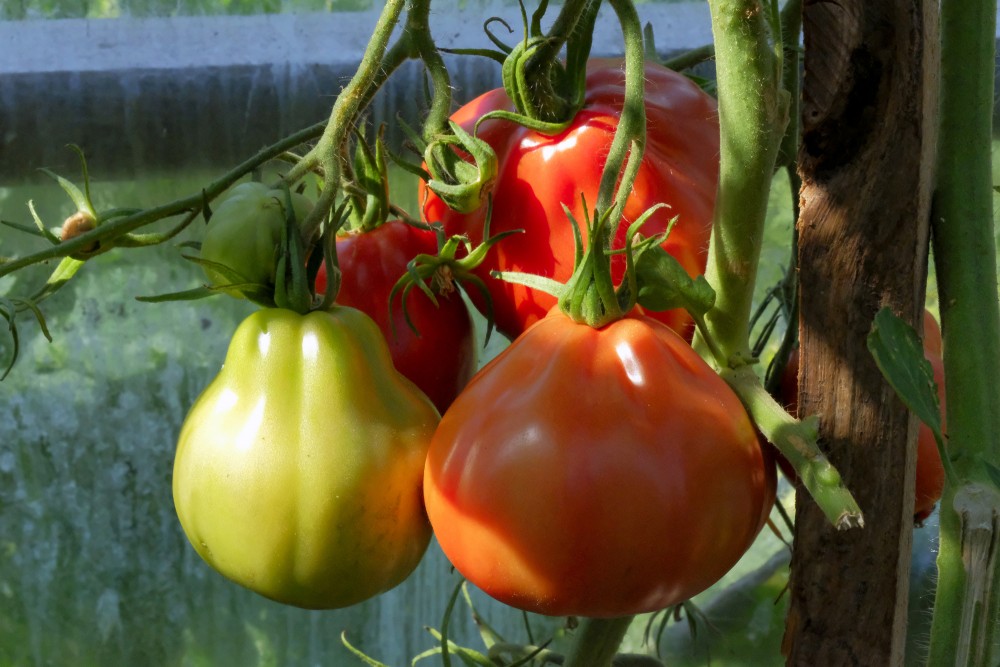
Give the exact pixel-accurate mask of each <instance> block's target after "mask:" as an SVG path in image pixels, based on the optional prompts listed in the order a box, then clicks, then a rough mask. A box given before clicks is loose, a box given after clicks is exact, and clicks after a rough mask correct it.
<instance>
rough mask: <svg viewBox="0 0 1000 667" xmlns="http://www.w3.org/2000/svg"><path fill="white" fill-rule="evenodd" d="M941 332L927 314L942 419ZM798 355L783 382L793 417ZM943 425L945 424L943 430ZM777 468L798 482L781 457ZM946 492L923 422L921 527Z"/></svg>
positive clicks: (928, 349)
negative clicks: (942, 493) (943, 492)
mask: <svg viewBox="0 0 1000 667" xmlns="http://www.w3.org/2000/svg"><path fill="white" fill-rule="evenodd" d="M940 354H941V329H940V327H938V323H937V320H935V319H934V316H933V315H931V314H930V313H928V312H927V311H924V355H925V356H926V358H927V361H929V362H930V364H931V368H932V369H933V371H934V382H935V383H936V384H937V392H938V400H939V401H940V402H941V419H942V420H943V419H944V415H945V408H946V405H945V388H944V364H943V363H942V361H941V356H940ZM798 387H799V351H798V350H794V351H793V352H792V354H791V356H790V357H789V358H788V365H787V366H785V372H784V374H783V375H782V378H781V400H782V402H783V403H784V405H785V408H786V409H787V410H788V412H790V413H791V414H793V415H796V414H798V409H799V397H798V391H799V390H798ZM943 426H944V422H943V421H942V427H943ZM777 461H778V467H779V468H781V472H783V473H784V474H785V476H786V477H787V478H788V479H790V480H792V481H793V482H794V481H795V479H796V474H795V469H794V468H792V465H791V464H790V463H789V462H788V459H786V458H785V457H784V456H781V455H780V454H778V456H777ZM943 490H944V465H943V464H942V463H941V453H940V452H939V451H938V446H937V442H936V441H935V440H934V432H933V431H931V430H930V429H929V428H928V427H927V426H926V425H925V424H924V423H923V422H921V423H920V428H919V430H918V431H917V480H916V492H915V495H914V503H913V520H914V522H915V523H922V522H923V521H924V519H926V518H927V517H929V516H930V514H931V512H932V511H934V505H935V504H937V501H938V500H940V499H941V492H942V491H943Z"/></svg>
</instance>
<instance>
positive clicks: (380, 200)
mask: <svg viewBox="0 0 1000 667" xmlns="http://www.w3.org/2000/svg"><path fill="white" fill-rule="evenodd" d="M384 133H385V126H381V127H380V128H379V131H378V134H377V135H376V137H375V149H374V150H372V149H371V147H370V146H369V145H368V143H367V142H366V141H365V139H364V136H362V135H361V134H360V133H357V146H356V147H355V152H354V178H355V180H356V186H357V187H356V188H354V189H353V191H348V197H347V198H348V200H349V201H350V202H351V229H356V230H363V231H369V230H372V229H375V228H376V227H378V226H379V225H381V224H383V223H384V222H385V221H386V220H387V219H388V217H389V172H388V169H387V165H386V149H385V142H384V141H383V135H384Z"/></svg>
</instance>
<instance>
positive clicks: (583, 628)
mask: <svg viewBox="0 0 1000 667" xmlns="http://www.w3.org/2000/svg"><path fill="white" fill-rule="evenodd" d="M631 624H632V617H631V616H623V617H621V618H586V619H583V621H581V623H580V627H579V628H578V629H577V631H576V634H575V635H574V641H573V648H572V649H571V650H570V652H569V654H568V655H567V656H566V661H565V662H564V663H563V667H610V665H611V661H612V660H614V657H615V654H617V653H618V647H619V646H621V643H622V639H624V638H625V633H626V632H627V631H628V628H629V625H631Z"/></svg>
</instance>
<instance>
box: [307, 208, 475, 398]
mask: <svg viewBox="0 0 1000 667" xmlns="http://www.w3.org/2000/svg"><path fill="white" fill-rule="evenodd" d="M435 253H437V240H436V238H435V235H434V233H433V232H430V231H427V230H423V229H418V228H416V227H413V226H411V225H407V224H406V223H404V222H399V221H396V222H388V223H385V224H383V225H380V226H379V227H376V228H375V229H374V230H372V231H368V232H364V233H350V234H345V235H343V236H341V237H339V238H338V239H337V258H338V260H339V262H340V268H341V270H342V272H343V278H342V282H341V285H340V292H339V293H338V294H337V303H340V304H342V305H345V306H351V307H352V308H357V309H358V310H360V311H362V312H364V313H365V314H366V315H368V316H369V317H371V318H372V319H373V320H375V323H376V324H378V326H379V329H381V330H382V334H383V335H384V336H385V339H386V341H387V342H388V343H389V351H390V352H391V354H392V362H393V364H394V365H395V366H396V370H398V371H399V372H400V373H401V374H402V375H404V376H405V377H406V378H408V379H409V380H410V381H412V382H413V383H414V384H416V385H417V387H419V388H420V389H421V390H422V391H423V392H424V393H425V394H427V396H428V397H429V398H430V399H431V401H432V402H433V403H434V405H435V407H437V409H438V411H440V412H444V411H445V410H446V409H447V408H448V405H450V404H451V402H452V401H453V400H454V399H455V396H457V395H458V392H460V391H461V390H462V387H464V386H465V385H466V383H467V382H468V381H469V378H471V377H472V374H473V373H474V372H475V371H476V365H477V362H476V341H475V333H474V330H473V326H472V319H471V318H470V316H469V311H468V308H466V305H465V301H463V300H462V296H461V294H459V293H458V292H457V291H456V292H452V293H450V294H440V295H438V297H437V301H438V305H437V306H435V305H434V303H433V302H432V301H431V300H430V299H429V298H428V297H427V295H426V294H424V293H423V292H421V291H420V289H419V288H417V287H414V288H413V289H412V290H411V291H410V294H409V296H408V297H407V300H406V305H407V309H408V311H409V314H410V319H411V320H412V321H413V324H414V325H415V326H416V327H417V331H418V332H419V333H414V331H413V330H412V329H411V328H410V326H409V324H407V322H406V317H405V315H404V314H403V305H402V299H401V296H400V295H399V294H397V295H396V297H395V301H394V302H393V304H392V320H391V321H390V319H389V292H390V291H391V290H392V287H393V285H395V284H396V281H397V280H398V279H399V277H400V276H402V275H403V274H404V273H406V265H407V263H408V262H409V261H410V260H411V259H413V258H414V257H415V256H416V255H419V254H429V255H433V254H435ZM325 289H326V268H325V267H323V268H321V269H320V272H319V275H318V276H317V277H316V292H317V294H321V293H322V292H323V291H324V290H325Z"/></svg>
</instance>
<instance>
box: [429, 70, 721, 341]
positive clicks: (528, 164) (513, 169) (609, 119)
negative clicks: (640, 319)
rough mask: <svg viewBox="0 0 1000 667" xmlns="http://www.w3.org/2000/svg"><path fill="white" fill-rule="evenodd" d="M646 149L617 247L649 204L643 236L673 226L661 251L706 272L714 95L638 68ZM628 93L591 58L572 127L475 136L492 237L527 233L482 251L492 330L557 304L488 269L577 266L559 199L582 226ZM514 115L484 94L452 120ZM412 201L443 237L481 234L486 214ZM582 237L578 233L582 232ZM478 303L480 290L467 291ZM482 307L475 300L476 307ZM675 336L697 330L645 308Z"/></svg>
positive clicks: (518, 324) (553, 273)
mask: <svg viewBox="0 0 1000 667" xmlns="http://www.w3.org/2000/svg"><path fill="white" fill-rule="evenodd" d="M645 73H646V116H647V143H646V150H645V154H644V158H643V162H642V166H641V168H640V170H639V174H638V176H637V177H636V180H635V184H634V185H633V187H632V194H631V196H630V198H629V200H628V204H627V206H626V208H625V212H624V216H623V223H622V224H621V225H620V227H619V230H618V237H617V239H616V242H615V247H623V246H624V243H625V232H626V230H627V227H628V222H629V221H633V220H635V219H636V218H637V217H639V215H640V214H642V212H643V211H645V210H646V209H648V208H649V207H650V206H652V205H653V204H657V203H660V202H664V203H666V204H669V206H670V208H668V209H664V210H661V211H658V212H657V213H656V214H655V215H653V216H652V218H650V220H649V222H648V223H647V224H646V226H645V227H644V228H643V230H642V233H643V234H644V235H645V236H651V235H653V234H656V233H658V232H662V231H663V230H665V229H666V228H667V225H668V224H669V222H670V220H671V219H672V218H674V217H675V216H678V221H677V224H676V226H675V227H674V229H673V231H672V232H671V234H670V238H669V239H668V240H667V241H666V243H664V244H663V247H664V248H665V249H666V250H667V251H668V252H670V254H672V255H673V256H674V257H676V258H677V259H678V260H679V261H680V262H681V264H682V265H683V266H684V268H685V269H686V270H687V271H688V272H689V273H690V274H691V275H696V274H700V273H703V272H704V270H705V262H706V255H707V250H708V240H709V234H710V231H711V219H712V209H713V207H714V205H715V190H716V184H717V182H718V171H719V124H718V116H717V108H716V103H715V100H714V99H712V98H711V97H710V96H709V95H707V94H705V93H704V92H703V91H702V90H701V89H700V88H698V86H697V85H695V84H694V83H692V82H691V81H690V80H689V79H688V78H686V77H684V76H682V75H680V74H677V73H676V72H673V71H671V70H668V69H666V68H664V67H661V66H659V65H655V64H651V63H650V64H647V65H646V72H645ZM624 97H625V74H624V68H623V64H622V63H621V61H615V60H593V61H591V62H590V63H589V66H588V75H587V83H586V101H585V103H584V107H583V109H582V110H581V111H580V112H579V113H578V114H577V115H576V118H574V119H573V121H572V123H571V124H570V126H569V127H568V128H567V129H566V130H564V131H563V132H561V133H559V134H557V135H555V136H547V135H544V134H541V133H539V132H535V131H533V130H529V129H528V128H525V127H523V126H521V125H518V124H517V123H514V122H511V121H506V120H488V121H486V122H484V123H483V124H482V125H480V126H479V131H478V136H479V138H481V139H483V140H485V141H486V142H487V143H489V144H490V145H491V146H492V147H493V149H494V150H495V151H496V154H497V158H498V160H499V165H498V167H499V171H498V176H497V181H496V184H495V185H494V187H493V191H492V192H493V217H492V220H491V223H490V233H491V234H494V235H495V234H497V233H499V232H503V231H506V230H512V229H523V230H524V233H523V234H517V235H514V236H512V237H509V238H506V239H504V240H503V241H501V242H500V243H499V244H497V246H496V247H495V248H493V249H491V250H490V253H489V255H488V256H487V259H486V262H485V263H484V264H483V265H482V266H481V267H480V268H479V269H478V274H479V276H480V277H481V278H482V279H483V280H484V281H486V283H487V285H488V286H489V290H490V295H491V296H492V298H493V308H494V316H495V322H496V326H497V328H498V329H499V330H500V331H501V332H503V333H505V334H507V335H508V336H511V337H515V336H517V335H518V334H520V333H521V332H522V331H524V330H525V329H526V328H527V327H528V326H530V325H531V324H532V323H533V322H535V321H537V320H539V319H541V318H542V317H543V316H544V315H545V314H546V312H548V310H549V309H550V308H551V307H552V305H553V304H554V303H555V299H554V298H553V297H551V296H549V295H548V294H545V293H544V292H539V291H537V290H533V289H530V288H527V287H523V286H521V285H515V284H512V283H507V282H503V281H500V280H497V279H494V278H491V277H490V275H489V272H490V271H491V270H502V271H520V272H527V273H534V274H537V275H541V276H546V277H549V278H554V279H556V280H559V281H561V282H565V281H566V280H567V279H568V278H569V277H570V275H571V273H572V270H573V255H574V247H573V230H572V226H571V224H570V222H569V220H568V219H567V217H566V214H565V213H564V212H563V209H562V206H563V204H565V205H566V206H568V207H569V209H570V211H572V213H573V216H574V217H575V218H576V220H577V221H578V222H580V224H581V225H583V224H584V218H585V216H584V211H583V206H582V204H581V202H580V193H581V192H583V193H584V194H585V195H586V198H587V205H588V206H589V207H593V205H594V204H595V203H596V201H597V190H598V185H599V184H600V179H601V172H602V170H603V169H604V163H605V161H606V155H607V152H608V149H609V147H610V146H611V141H612V138H613V135H614V131H615V128H616V127H617V126H618V119H619V117H620V115H621V108H622V104H623V101H624ZM497 109H506V110H513V105H512V103H511V102H510V99H509V98H508V97H507V94H506V93H505V92H504V91H503V89H497V90H493V91H490V92H488V93H486V94H484V95H482V96H480V97H478V98H476V99H474V100H472V101H471V102H469V103H468V104H466V105H465V106H463V107H462V108H461V109H459V110H458V111H457V112H456V113H455V115H454V116H452V119H453V120H454V121H455V122H457V123H458V124H460V125H461V126H462V127H463V128H465V129H466V130H467V131H470V132H471V131H472V129H473V127H474V125H475V123H476V121H477V120H478V119H479V118H480V117H481V116H483V115H484V114H485V113H487V112H490V111H494V110H497ZM420 197H421V199H420V201H421V202H423V213H424V217H425V219H426V220H429V221H441V222H442V223H443V224H444V226H445V230H446V231H447V232H448V234H449V235H453V234H467V235H468V236H469V238H470V239H471V240H472V241H473V242H474V243H477V244H478V243H479V242H480V241H482V239H483V223H484V221H485V217H486V207H485V206H484V207H483V208H482V209H480V210H478V211H476V212H474V213H471V214H469V215H461V214H459V213H457V212H455V211H452V210H450V209H449V208H448V207H447V206H446V205H445V204H444V202H443V201H441V200H440V199H439V198H438V197H437V196H436V195H434V194H433V193H432V192H430V191H429V190H427V189H426V187H424V185H423V183H421V194H420ZM583 232H584V234H586V230H583ZM624 269H625V260H624V257H623V256H621V255H618V256H616V257H615V258H613V260H612V274H613V277H614V280H615V282H616V283H617V282H618V281H619V280H620V279H621V277H622V275H623V273H624ZM473 296H474V298H475V299H479V295H478V294H474V295H473ZM476 303H477V305H478V306H480V309H482V305H481V304H480V303H479V301H477V302H476ZM650 315H651V316H653V317H655V318H657V319H660V320H661V321H663V322H665V323H666V324H668V325H669V326H671V327H672V328H673V329H674V330H676V331H678V332H679V333H682V334H687V335H688V337H690V333H692V332H693V327H692V324H691V320H690V317H689V316H688V315H687V313H686V312H684V311H682V310H674V311H670V312H667V313H655V314H654V313H650Z"/></svg>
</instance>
